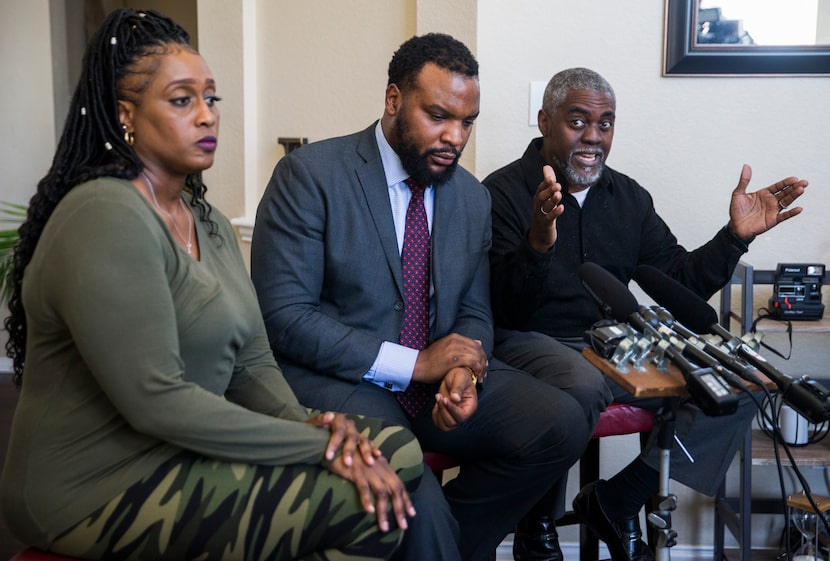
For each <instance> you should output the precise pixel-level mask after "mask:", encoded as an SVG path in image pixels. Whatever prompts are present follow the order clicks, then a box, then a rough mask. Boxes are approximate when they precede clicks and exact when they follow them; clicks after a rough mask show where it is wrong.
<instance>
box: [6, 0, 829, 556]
mask: <svg viewBox="0 0 830 561" xmlns="http://www.w3.org/2000/svg"><path fill="white" fill-rule="evenodd" d="M47 6H48V2H47V0H11V1H9V2H3V3H2V5H0V47H2V48H0V53H2V55H0V56H2V59H0V60H2V63H0V78H2V79H3V83H4V84H5V85H6V86H5V87H4V88H2V90H0V91H2V93H0V96H2V97H0V102H2V105H0V107H2V112H3V117H2V120H1V121H0V123H2V126H1V127H0V166H2V167H0V169H3V184H2V192H0V199H10V200H16V201H25V200H27V199H28V197H29V196H30V194H31V192H32V190H33V189H34V185H35V183H36V181H37V179H39V178H40V177H41V176H42V175H43V174H44V173H45V171H46V169H47V167H48V165H49V162H50V161H51V156H52V153H53V150H54V144H55V141H54V133H53V131H52V126H53V121H54V115H53V114H52V109H51V108H52V106H53V105H52V84H51V68H50V64H51V62H50V61H51V58H50V56H51V55H50V45H49V40H48V38H49V33H48V25H49V23H48V22H49V13H48V9H47ZM198 27H199V41H200V50H201V52H202V53H203V54H204V55H205V57H206V58H207V60H208V62H209V63H210V65H211V68H212V70H213V72H214V74H215V75H216V77H217V80H218V83H219V90H220V95H222V96H223V98H224V100H223V101H222V102H221V110H222V134H221V136H220V150H219V154H218V157H217V162H216V164H215V166H214V168H213V169H211V170H209V172H208V173H207V174H206V179H207V182H208V185H209V187H210V192H209V197H210V199H211V201H212V202H213V203H214V204H215V205H216V206H217V207H218V208H219V209H220V210H222V211H223V212H224V213H226V214H227V215H228V216H230V217H232V218H241V219H242V220H241V222H242V223H245V222H246V221H247V222H250V220H251V219H252V217H253V212H254V210H255V205H256V202H257V200H258V198H259V196H260V194H261V192H262V190H263V188H264V186H265V183H266V182H267V180H268V177H269V176H270V173H271V170H272V169H273V166H274V164H275V163H276V161H277V160H278V159H279V158H280V157H281V156H282V154H283V151H282V147H281V146H280V145H278V144H277V141H276V139H277V137H280V136H306V137H308V138H309V140H310V141H314V140H319V139H322V138H326V137H329V136H333V135H340V134H346V133H349V132H352V131H355V130H358V129H360V128H363V127H365V126H367V125H368V124H369V123H370V122H371V121H373V120H374V119H376V118H378V117H379V116H380V114H381V111H382V95H383V90H384V87H385V84H386V66H387V64H388V61H389V57H390V56H391V53H392V52H393V51H394V50H395V48H396V47H397V46H398V45H399V44H400V43H401V42H402V41H404V40H405V39H406V38H407V37H409V36H410V35H412V34H413V33H423V32H426V31H447V32H450V33H453V34H455V35H456V36H458V37H460V38H462V39H463V40H464V41H465V42H467V43H468V44H469V45H470V46H471V48H473V50H474V51H475V52H476V53H477V56H478V59H479V62H480V63H481V83H482V113H481V117H480V119H479V121H478V123H477V124H476V128H475V131H476V132H475V137H474V141H473V143H472V144H471V146H470V150H468V153H467V154H465V159H464V163H465V165H466V166H467V167H468V168H469V169H471V170H472V171H473V172H474V173H475V174H476V175H477V176H478V177H480V178H483V177H484V176H485V175H486V174H487V173H489V172H490V171H492V170H494V169H496V168H498V167H499V166H501V165H504V164H506V163H507V162H509V161H511V160H513V159H515V158H517V157H519V156H520V155H521V153H522V151H523V150H524V148H525V146H526V144H527V142H528V141H529V140H530V139H531V138H532V137H533V136H535V135H536V134H537V132H536V130H535V128H534V127H530V126H528V87H529V83H530V82H531V81H546V80H547V79H548V78H549V77H550V76H551V75H552V74H553V73H554V72H556V71H557V70H560V69H562V68H565V67H568V66H577V65H581V66H588V67H591V68H593V69H595V70H597V71H599V72H600V73H602V74H604V75H605V76H606V77H607V78H608V79H609V80H610V81H611V83H612V84H613V86H614V87H615V89H616V93H617V98H618V119H617V135H616V140H615V143H614V149H613V153H612V155H611V157H610V159H609V163H610V165H612V166H613V167H615V168H617V169H619V170H620V171H622V172H624V173H627V174H630V175H632V176H633V177H634V178H636V179H637V180H639V181H640V182H641V183H642V184H643V185H644V186H646V187H647V188H648V189H649V190H650V191H651V192H652V194H653V195H654V198H655V203H656V205H657V209H658V211H659V212H660V213H661V214H662V216H663V217H664V218H665V219H666V221H667V222H668V223H669V224H670V225H671V226H672V228H673V230H674V231H675V233H676V234H677V236H678V238H679V239H680V241H681V242H682V243H684V244H686V245H687V246H689V247H695V246H697V245H699V244H701V243H703V242H705V241H706V240H708V239H709V238H710V237H711V236H712V235H713V234H714V232H715V231H716V230H717V229H718V228H719V227H720V226H722V225H723V224H724V223H725V222H726V220H727V216H728V215H727V206H728V203H729V195H730V192H731V190H732V188H733V187H734V185H735V184H736V182H737V179H738V174H739V172H740V168H741V164H742V163H749V164H751V165H752V166H753V171H754V179H753V182H752V185H751V188H752V189H755V188H758V187H761V186H764V185H767V184H769V183H771V182H773V181H776V180H778V179H780V178H783V177H785V176H787V175H790V174H795V175H798V176H802V177H806V178H808V179H810V181H811V187H810V189H809V190H808V194H807V195H806V196H805V197H804V198H803V202H804V206H805V207H806V211H805V213H804V214H803V215H802V216H801V217H799V218H798V219H797V220H794V221H792V222H790V223H787V224H785V225H783V226H781V227H779V228H777V229H775V230H773V231H772V232H770V233H768V234H765V235H763V236H761V237H760V238H759V239H758V240H756V241H755V242H754V243H753V244H752V249H751V252H750V254H749V255H748V256H747V259H748V260H750V261H752V262H753V263H754V264H756V266H759V267H762V268H771V267H773V266H774V265H775V264H776V263H777V262H778V261H783V260H786V261H818V262H824V263H827V262H830V228H828V227H827V226H826V224H825V222H826V220H825V216H826V213H827V209H828V207H830V190H829V189H828V183H830V159H828V158H827V156H826V152H827V132H826V130H825V129H826V126H825V123H827V122H828V121H830V104H828V103H827V102H826V97H827V91H828V90H827V84H828V81H827V78H816V77H813V78H798V77H779V78H703V77H701V78H676V77H675V78H664V77H662V76H661V73H660V68H661V56H662V41H663V37H662V32H663V31H662V29H663V6H662V2H659V1H655V0H649V1H647V0H633V1H630V2H608V1H603V0H584V1H582V2H578V3H575V2H572V1H569V0H515V1H512V2H509V3H508V2H502V1H499V0H464V1H461V2H454V3H450V4H449V5H448V3H446V2H438V1H437V0H338V1H337V2H332V1H330V0H306V1H303V2H296V1H287V0H198ZM243 251H244V252H247V244H243ZM622 442H623V444H622V445H615V446H612V447H611V448H610V453H609V455H607V456H606V459H607V463H606V464H605V467H604V470H603V472H604V473H606V471H607V472H608V473H611V472H613V470H615V469H616V468H617V467H619V466H620V465H622V464H624V463H626V462H627V461H628V460H629V459H630V457H631V450H632V448H631V447H632V443H630V442H626V441H625V439H622ZM768 475H769V476H770V477H772V476H774V474H771V473H769V472H768ZM814 475H816V477H819V478H820V477H821V474H814ZM574 479H575V478H572V480H574ZM678 488H679V486H678ZM814 490H815V491H817V492H820V493H827V490H826V485H825V484H824V483H823V481H821V480H820V481H818V482H817V483H816V485H815V486H814ZM678 491H679V492H680V493H681V507H680V508H681V510H680V511H679V512H678V513H677V514H676V517H675V526H676V528H677V529H678V531H679V532H680V537H679V540H680V543H681V545H697V544H703V545H704V546H705V545H709V544H711V539H712V538H711V515H710V513H711V510H710V508H709V501H708V499H705V498H701V497H699V496H697V495H694V494H691V493H688V492H685V491H683V490H682V489H678ZM571 530H573V529H565V532H564V533H563V538H564V539H565V540H569V541H574V540H575V539H576V538H575V534H574V533H572V532H571ZM767 533H768V532H764V534H767ZM756 539H757V540H760V542H758V543H763V540H767V542H768V543H770V544H773V543H774V542H775V540H776V539H777V536H769V537H767V536H766V535H761V532H756Z"/></svg>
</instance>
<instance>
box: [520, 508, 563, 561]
mask: <svg viewBox="0 0 830 561" xmlns="http://www.w3.org/2000/svg"><path fill="white" fill-rule="evenodd" d="M513 559H514V561H563V559H564V557H562V549H560V547H559V534H557V533H556V524H555V523H554V520H553V517H551V516H539V517H525V518H522V520H521V521H520V522H519V523H518V524H517V525H516V533H515V535H514V536H513Z"/></svg>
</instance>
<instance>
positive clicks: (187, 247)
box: [141, 171, 193, 255]
mask: <svg viewBox="0 0 830 561" xmlns="http://www.w3.org/2000/svg"><path fill="white" fill-rule="evenodd" d="M141 176H142V177H143V178H144V181H145V182H146V183H147V187H149V188H150V196H151V197H152V198H153V204H154V205H156V209H158V211H159V212H160V213H162V214H163V215H165V216H166V217H167V218H169V219H170V223H171V224H172V225H173V229H174V230H176V234H178V236H179V239H180V240H182V242H184V248H185V251H187V254H188V255H192V253H191V250H192V249H193V244H192V243H191V239H192V236H193V215H191V214H190V210H189V209H188V208H187V207H186V206H185V204H184V201H183V200H182V198H181V197H179V204H180V205H181V206H182V209H184V213H185V215H186V216H187V238H185V237H184V236H183V235H182V232H181V230H179V227H178V226H177V225H176V221H175V220H174V219H173V215H172V214H170V213H169V212H167V211H166V210H164V209H163V208H161V205H159V202H158V200H157V199H156V190H155V188H154V187H153V182H152V181H150V178H149V177H147V174H146V173H144V172H143V171H142V172H141Z"/></svg>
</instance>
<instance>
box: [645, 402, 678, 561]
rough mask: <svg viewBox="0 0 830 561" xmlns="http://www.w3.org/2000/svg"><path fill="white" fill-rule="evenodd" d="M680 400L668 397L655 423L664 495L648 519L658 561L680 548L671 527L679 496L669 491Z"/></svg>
mask: <svg viewBox="0 0 830 561" xmlns="http://www.w3.org/2000/svg"><path fill="white" fill-rule="evenodd" d="M679 401H680V399H679V398H677V397H664V398H663V405H662V407H661V408H660V410H659V411H658V412H657V414H656V415H655V419H654V420H655V422H657V423H658V424H659V427H660V429H659V431H658V432H657V446H658V449H659V450H660V491H659V495H658V497H657V505H656V507H657V508H656V510H654V511H652V512H650V513H649V514H648V516H647V517H646V519H647V521H648V524H649V526H651V527H652V528H653V529H654V537H655V548H654V555H655V559H656V561H669V559H671V553H670V551H669V548H670V547H673V546H674V545H676V544H677V532H676V531H675V530H674V529H673V528H672V527H671V513H672V511H674V510H676V509H677V495H674V494H672V493H671V491H670V490H669V482H670V480H671V474H670V471H671V467H670V465H671V449H672V447H673V445H674V435H675V433H674V430H675V420H676V418H677V407H678V404H679Z"/></svg>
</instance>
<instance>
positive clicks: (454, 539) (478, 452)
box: [251, 34, 590, 561]
mask: <svg viewBox="0 0 830 561" xmlns="http://www.w3.org/2000/svg"><path fill="white" fill-rule="evenodd" d="M478 113H479V82H478V63H477V62H476V60H475V58H474V57H473V55H472V54H471V53H470V51H469V50H468V49H467V48H466V47H465V46H464V45H463V44H462V43H460V42H458V41H457V40H455V39H453V38H452V37H449V36H447V35H443V34H427V35H424V36H420V37H413V38H412V39H410V40H408V41H406V42H405V43H404V44H403V45H401V46H400V48H399V49H398V51H397V52H396V53H395V54H394V56H393V58H392V61H391V63H390V65H389V80H388V85H387V87H386V94H385V105H384V112H383V116H382V117H381V119H380V121H379V122H377V123H375V124H373V125H371V126H370V127H369V128H367V129H365V130H363V131H362V132H358V133H355V134H352V135H349V136H345V137H342V138H335V139H330V140H326V141H322V142H316V143H312V144H309V145H307V146H304V147H302V148H299V149H297V150H295V151H293V152H291V154H289V155H287V156H286V157H284V158H283V159H282V160H281V161H280V162H279V163H278V164H277V166H276V168H275V170H274V173H273V176H272V177H271V180H270V182H269V184H268V187H267V189H266V192H265V194H264V196H263V199H262V201H261V202H260V205H259V209H258V211H257V219H256V226H255V228H254V236H253V245H252V259H251V271H252V276H253V280H254V284H255V286H256V289H257V292H258V294H259V299H260V305H261V307H262V313H263V315H264V318H265V324H266V327H267V329H268V334H269V338H270V341H271V346H272V348H273V350H274V353H275V354H276V356H277V358H278V359H279V361H280V364H281V365H282V368H283V371H284V373H285V377H286V378H287V380H288V381H289V383H290V384H291V385H292V387H293V389H294V391H295V392H296V393H297V395H298V397H299V398H300V400H301V401H302V402H303V403H305V404H306V405H309V406H311V407H315V408H319V409H325V410H328V409H332V410H338V411H345V412H349V413H356V414H363V415H371V416H374V417H380V418H383V419H386V420H389V421H391V422H394V423H396V424H400V425H404V426H406V427H409V428H410V429H411V430H412V431H413V432H414V433H415V434H416V435H417V437H418V439H419V441H420V442H421V444H422V446H423V448H424V449H426V450H430V451H436V452H441V453H445V454H451V455H453V456H455V457H456V458H458V459H459V460H460V461H461V468H460V473H459V475H458V476H457V477H456V478H455V479H453V480H452V481H450V482H449V483H447V484H446V485H445V486H444V488H443V489H442V488H441V486H440V485H439V483H438V482H437V481H436V478H435V477H434V476H433V475H432V473H430V472H429V470H427V473H426V475H425V476H424V478H423V480H422V481H421V484H420V486H419V488H418V489H417V490H416V491H415V492H414V493H412V499H413V502H414V504H415V507H416V510H417V515H416V516H415V517H414V518H413V520H411V523H410V525H409V529H408V530H407V533H406V536H405V538H404V544H403V545H402V547H401V550H400V552H399V558H401V559H410V560H412V561H416V560H417V561H424V560H430V561H440V560H460V559H464V560H469V561H479V560H484V559H487V558H488V557H489V556H490V554H491V553H492V551H493V550H494V549H495V548H496V547H497V546H498V544H499V542H500V541H501V540H502V539H503V538H504V536H505V535H506V534H507V533H508V532H509V531H510V530H511V529H512V528H513V526H514V525H515V523H516V522H517V520H519V518H521V516H522V515H523V514H524V513H525V512H526V511H527V510H528V509H529V508H530V507H531V506H532V505H533V503H534V502H535V501H536V500H537V499H538V498H539V497H540V496H541V495H543V494H544V493H545V492H546V491H547V490H548V488H549V487H550V485H551V482H552V481H555V480H556V479H558V477H559V476H561V475H562V474H564V473H566V472H567V470H568V468H569V467H570V466H571V465H572V464H573V463H574V462H575V461H576V460H577V459H578V458H579V457H580V456H581V454H582V452H583V450H584V447H585V445H586V443H587V441H588V438H589V437H590V431H589V428H588V426H587V422H585V421H584V420H583V419H584V415H583V414H581V409H580V407H579V405H578V403H577V402H576V400H575V399H573V398H572V397H570V396H568V395H567V394H566V393H565V392H563V391H561V390H559V389H557V388H553V387H551V386H549V385H546V384H543V383H540V382H539V381H537V380H535V379H533V378H532V377H531V376H529V375H527V374H525V373H523V372H521V371H518V370H515V369H512V368H510V367H508V366H507V365H505V364H503V363H499V362H498V361H497V360H494V359H491V358H490V352H491V349H492V344H493V326H492V316H491V312H490V288H489V263H488V251H489V248H490V241H491V235H492V234H491V224H490V198H489V195H488V193H487V190H486V189H485V188H484V187H483V186H482V185H481V184H480V183H479V182H478V181H477V180H476V179H475V178H474V177H473V176H472V175H471V174H469V173H468V172H467V171H466V170H464V169H463V168H460V167H458V166H457V163H458V158H459V157H460V155H461V151H462V150H463V149H464V146H465V145H466V143H467V140H468V138H469V136H470V133H471V131H472V127H473V123H474V121H475V119H476V117H477V116H478ZM410 183H411V184H410ZM417 186H420V187H417ZM421 198H422V199H423V205H422V206H420V202H419V201H420V199H421ZM416 203H417V204H416ZM410 205H414V206H420V208H422V209H423V211H425V221H424V222H423V227H422V228H421V230H422V231H421V232H420V234H422V235H425V236H428V243H426V244H425V246H426V247H427V248H428V250H429V251H428V255H426V256H425V258H426V259H428V263H429V264H428V266H427V267H426V269H425V270H426V271H427V272H428V275H424V277H423V279H424V283H425V284H424V297H423V299H422V300H421V305H420V306H419V305H418V304H417V302H416V299H415V298H411V297H410V293H409V288H405V286H408V285H407V283H408V282H410V281H409V280H408V279H410V278H411V275H410V273H409V270H410V269H411V268H412V267H409V266H402V261H405V260H406V259H407V257H406V255H407V254H408V249H407V248H408V246H409V244H410V242H409V241H407V240H408V239H410V238H409V235H410V220H409V217H408V214H409V210H410ZM421 216H423V215H421ZM413 229H414V227H413ZM423 230H428V232H425V231H423ZM412 245H416V244H412ZM416 268H417V267H416ZM410 313H419V314H422V319H423V326H424V331H425V332H426V331H427V330H428V333H425V334H424V340H423V343H422V344H410V342H409V339H408V334H407V333H402V331H404V332H408V329H407V328H406V326H407V325H408V322H409V319H408V318H409V314H410ZM418 387H420V388H422V389H424V390H426V391H424V392H422V393H423V394H424V395H425V397H426V400H427V401H426V404H425V406H422V407H421V408H420V409H419V410H414V411H413V410H411V409H409V406H408V405H403V404H402V401H399V399H401V400H402V399H403V398H404V397H406V396H407V394H409V390H408V389H409V388H418ZM405 407H406V410H405Z"/></svg>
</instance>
